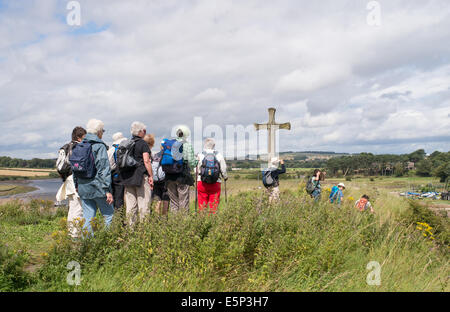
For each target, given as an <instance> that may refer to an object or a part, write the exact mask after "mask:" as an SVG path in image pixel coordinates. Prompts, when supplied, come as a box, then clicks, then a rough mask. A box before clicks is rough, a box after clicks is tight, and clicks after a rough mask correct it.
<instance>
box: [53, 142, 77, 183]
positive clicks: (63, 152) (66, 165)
mask: <svg viewBox="0 0 450 312" xmlns="http://www.w3.org/2000/svg"><path fill="white" fill-rule="evenodd" d="M74 145H76V143H74V142H70V143H67V144H65V145H64V146H63V147H61V148H60V149H59V155H58V159H57V160H56V171H57V172H58V174H59V175H60V177H61V178H62V180H63V181H66V179H67V178H68V177H69V176H70V175H71V174H72V167H71V164H70V160H69V157H70V155H71V154H72V149H73V147H74Z"/></svg>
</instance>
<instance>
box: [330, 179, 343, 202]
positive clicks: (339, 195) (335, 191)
mask: <svg viewBox="0 0 450 312" xmlns="http://www.w3.org/2000/svg"><path fill="white" fill-rule="evenodd" d="M344 189H345V185H344V183H339V184H338V185H337V186H336V185H335V186H333V187H332V188H331V193H330V203H336V204H338V205H341V202H342V200H343V199H344V193H343V192H344Z"/></svg>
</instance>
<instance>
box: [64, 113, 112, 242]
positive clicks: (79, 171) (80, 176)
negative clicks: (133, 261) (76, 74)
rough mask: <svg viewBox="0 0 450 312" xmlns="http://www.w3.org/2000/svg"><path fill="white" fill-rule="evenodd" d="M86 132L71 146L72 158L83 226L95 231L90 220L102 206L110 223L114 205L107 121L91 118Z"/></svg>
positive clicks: (107, 221) (104, 214)
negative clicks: (106, 139)
mask: <svg viewBox="0 0 450 312" xmlns="http://www.w3.org/2000/svg"><path fill="white" fill-rule="evenodd" d="M86 131H87V135H86V137H85V138H84V140H83V141H82V142H81V143H78V144H77V145H76V146H75V147H74V148H73V150H72V155H71V156H70V162H71V164H72V171H73V173H74V180H75V186H76V187H77V190H78V194H79V195H80V198H81V202H82V207H83V217H84V220H85V224H84V228H85V229H87V230H88V231H89V233H92V226H91V220H92V219H93V218H94V217H95V216H96V214H97V209H100V212H101V213H102V215H103V217H104V219H105V224H106V226H109V225H110V224H111V221H112V218H113V214H114V207H113V205H112V204H113V201H114V200H113V195H112V187H111V169H110V167H109V159H108V153H107V150H108V147H107V146H106V144H105V143H104V142H103V141H102V137H103V134H104V132H105V130H104V124H103V122H102V121H101V120H97V119H91V120H89V121H88V123H87V126H86Z"/></svg>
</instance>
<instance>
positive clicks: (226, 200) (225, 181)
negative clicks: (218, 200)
mask: <svg viewBox="0 0 450 312" xmlns="http://www.w3.org/2000/svg"><path fill="white" fill-rule="evenodd" d="M223 182H224V183H225V203H228V196H227V180H226V179H225V178H223Z"/></svg>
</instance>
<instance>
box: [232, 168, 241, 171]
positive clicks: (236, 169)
mask: <svg viewBox="0 0 450 312" xmlns="http://www.w3.org/2000/svg"><path fill="white" fill-rule="evenodd" d="M231 170H232V171H239V170H242V168H231Z"/></svg>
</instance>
